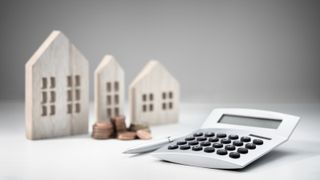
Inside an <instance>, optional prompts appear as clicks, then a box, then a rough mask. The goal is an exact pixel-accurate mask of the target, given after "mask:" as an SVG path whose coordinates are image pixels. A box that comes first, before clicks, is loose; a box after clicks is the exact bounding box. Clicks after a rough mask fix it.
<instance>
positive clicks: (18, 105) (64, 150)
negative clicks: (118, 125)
mask: <svg viewBox="0 0 320 180" xmlns="http://www.w3.org/2000/svg"><path fill="white" fill-rule="evenodd" d="M217 107H241V108H257V109H265V110H271V111H278V112H283V113H288V114H293V115H297V116H300V117H301V121H300V124H299V125H298V127H297V129H296V130H295V132H294V133H293V135H292V136H291V138H290V139H289V141H288V142H286V143H285V144H283V145H281V146H280V147H278V148H276V149H275V150H274V151H272V152H270V153H269V154H267V155H266V156H265V157H263V158H261V159H259V160H258V161H256V162H255V163H253V164H252V165H250V166H248V167H247V168H245V169H243V170H240V171H228V170H216V169H206V168H198V167H190V166H183V165H177V164H172V163H166V162H162V161H159V160H158V159H156V158H154V157H152V156H150V155H148V154H143V155H139V156H132V155H127V154H122V151H124V150H126V149H127V148H129V147H132V146H135V145H138V144H140V143H142V142H143V141H138V140H137V141H118V140H107V141H97V140H93V139H91V138H90V136H89V135H83V136H74V137H67V138H60V139H51V140H40V141H30V140H27V139H26V138H25V132H24V104H23V102H1V103H0V144H1V146H0V179H14V180H16V179H32V180H34V179H117V180H118V179H152V180H154V179H161V180H163V179H173V178H175V179H177V178H179V179H192V180H194V179H197V178H200V177H201V178H203V179H213V178H223V179H234V178H238V179H270V178H273V179H283V178H290V179H319V178H320V171H319V169H320V140H318V139H316V138H317V137H319V135H320V132H319V128H320V120H319V117H320V104H272V105H271V104H269V105H258V104H250V105H244V104H242V105H240V104H236V105H222V104H182V106H181V116H180V122H179V123H178V124H172V125H163V126H154V127H152V133H153V136H154V137H155V138H158V137H164V136H166V135H175V134H180V133H189V132H190V131H191V130H194V129H196V128H198V127H200V125H201V123H202V122H203V121H204V120H205V118H206V116H208V115H209V113H210V111H211V110H212V109H213V108H217ZM92 112H93V111H91V114H93V113H92ZM93 121H94V119H93V117H92V115H91V118H90V122H91V123H92V122H93Z"/></svg>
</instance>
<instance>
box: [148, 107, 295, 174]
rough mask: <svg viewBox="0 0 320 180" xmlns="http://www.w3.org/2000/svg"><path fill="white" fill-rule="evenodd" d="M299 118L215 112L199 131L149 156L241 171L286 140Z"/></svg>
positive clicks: (246, 111)
mask: <svg viewBox="0 0 320 180" xmlns="http://www.w3.org/2000/svg"><path fill="white" fill-rule="evenodd" d="M299 119H300V118H299V117H297V116H293V115H289V114H283V113H278V112H271V111H263V110H254V109H239V108H237V109H235V108H221V109H215V110H213V111H212V112H211V114H210V115H209V117H208V118H207V120H206V121H205V122H204V123H203V125H202V126H201V128H200V129H199V130H196V131H194V132H192V133H191V134H189V135H186V136H183V137H181V138H178V139H175V140H174V141H173V142H171V143H169V144H168V145H165V146H163V147H161V148H160V149H158V150H156V151H155V152H154V153H152V154H153V156H155V157H158V158H160V159H162V160H165V161H170V162H174V163H178V164H185V165H191V166H199V167H207V168H217V169H241V168H244V167H245V166H247V165H248V164H250V163H251V162H253V161H255V160H256V159H258V158H260V157H261V156H263V155H265V154H266V153H268V152H270V151H271V150H272V149H274V148H275V147H277V146H279V145H280V144H282V143H284V142H285V141H287V140H288V138H289V137H290V135H291V134H292V132H293V130H294V129H295V127H296V126H297V124H298V122H299Z"/></svg>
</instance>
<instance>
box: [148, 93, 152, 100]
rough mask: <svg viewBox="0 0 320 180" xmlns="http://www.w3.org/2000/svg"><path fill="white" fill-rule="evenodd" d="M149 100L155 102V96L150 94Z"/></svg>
mask: <svg viewBox="0 0 320 180" xmlns="http://www.w3.org/2000/svg"><path fill="white" fill-rule="evenodd" d="M149 100H150V101H153V94H151V93H150V94H149Z"/></svg>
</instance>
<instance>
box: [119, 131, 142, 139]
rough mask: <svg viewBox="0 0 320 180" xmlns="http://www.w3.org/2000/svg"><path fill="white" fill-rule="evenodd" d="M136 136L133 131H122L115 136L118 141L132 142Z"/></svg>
mask: <svg viewBox="0 0 320 180" xmlns="http://www.w3.org/2000/svg"><path fill="white" fill-rule="evenodd" d="M136 136H137V133H136V132H133V131H123V132H119V133H118V135H117V138H118V139H119V140H133V139H135V138H136Z"/></svg>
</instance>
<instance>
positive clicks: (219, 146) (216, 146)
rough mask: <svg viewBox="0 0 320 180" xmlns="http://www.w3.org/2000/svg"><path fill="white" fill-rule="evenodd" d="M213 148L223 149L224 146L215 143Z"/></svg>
mask: <svg viewBox="0 0 320 180" xmlns="http://www.w3.org/2000/svg"><path fill="white" fill-rule="evenodd" d="M212 146H213V147H215V148H222V147H223V145H222V144H220V143H213V144H212Z"/></svg>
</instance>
